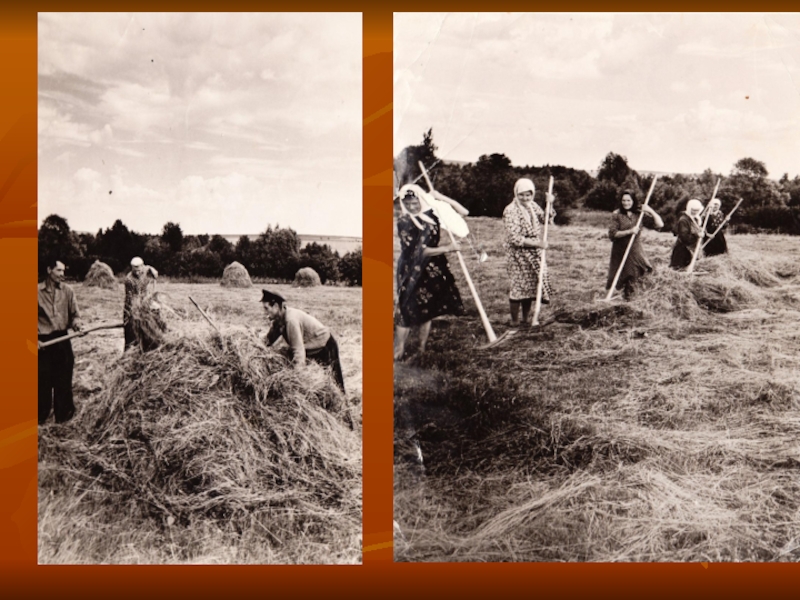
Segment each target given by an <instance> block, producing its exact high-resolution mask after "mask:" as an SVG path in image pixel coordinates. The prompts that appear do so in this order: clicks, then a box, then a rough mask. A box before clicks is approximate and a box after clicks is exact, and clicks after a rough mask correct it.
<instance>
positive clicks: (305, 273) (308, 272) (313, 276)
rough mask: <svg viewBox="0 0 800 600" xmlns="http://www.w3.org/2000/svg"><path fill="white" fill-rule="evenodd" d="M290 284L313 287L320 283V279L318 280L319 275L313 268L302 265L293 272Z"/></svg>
mask: <svg viewBox="0 0 800 600" xmlns="http://www.w3.org/2000/svg"><path fill="white" fill-rule="evenodd" d="M292 285H293V286H294V287H314V286H317V285H322V281H320V278H319V275H318V274H317V272H316V271H315V270H314V269H312V268H311V267H303V268H302V269H300V270H299V271H297V273H295V276H294V282H293V283H292Z"/></svg>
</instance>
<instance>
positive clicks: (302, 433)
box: [36, 13, 362, 564]
mask: <svg viewBox="0 0 800 600" xmlns="http://www.w3.org/2000/svg"><path fill="white" fill-rule="evenodd" d="M361 30H362V19H361V14H360V13H302V14H300V13H253V14H245V13H230V14H214V13H190V14H179V13H156V14H153V13H130V14H124V13H40V14H39V17H38V226H39V231H38V347H37V348H36V351H37V356H38V421H39V433H38V562H39V564H358V563H360V562H361V520H362V519H361V514H362V485H361V484H362V478H361V472H362V469H361V465H362V443H361V423H362V421H361V407H362V330H361V328H362V295H361V241H362V237H361V236H362V219H361V197H362V192H361V184H362V173H361V143H362V141H361V140H362V137H361V123H362V104H361V103H362V46H361V39H362V36H361Z"/></svg>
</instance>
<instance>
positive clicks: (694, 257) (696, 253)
mask: <svg viewBox="0 0 800 600" xmlns="http://www.w3.org/2000/svg"><path fill="white" fill-rule="evenodd" d="M720 181H721V179H719V178H717V185H715V186H714V193H713V194H711V200H709V201H708V204H706V207H708V206H709V205H710V204H711V202H713V200H714V198H716V197H717V191H718V190H719V182H720ZM710 215H711V209H709V210H707V211H706V217H705V219H703V228H702V230H701V232H700V236H699V237H698V238H697V243H696V244H695V245H694V252H693V253H692V262H690V263H689V266H688V267H686V272H687V273H691V272H692V271H694V265H695V263H696V262H697V257H698V256H700V248H701V244H702V243H703V234H704V233H705V231H706V225H708V217H709V216H710Z"/></svg>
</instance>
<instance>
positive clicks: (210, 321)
mask: <svg viewBox="0 0 800 600" xmlns="http://www.w3.org/2000/svg"><path fill="white" fill-rule="evenodd" d="M189 300H191V301H192V304H194V305H195V307H196V308H197V310H199V311H200V314H201V315H203V317H204V318H205V320H206V321H208V324H209V325H211V326H212V327H213V328H214V329H216V330H217V333H222V332H221V331H220V330H219V327H217V326H216V325H215V324H214V321H212V320H211V318H210V317H209V316H208V315H207V314H206V311H204V310H203V309H202V308H200V305H199V304H198V303H197V302H195V301H194V298H192V297H191V296H189Z"/></svg>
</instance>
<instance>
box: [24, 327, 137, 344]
mask: <svg viewBox="0 0 800 600" xmlns="http://www.w3.org/2000/svg"><path fill="white" fill-rule="evenodd" d="M124 326H125V324H124V323H113V324H111V325H97V326H95V327H90V328H89V329H84V330H83V331H74V332H72V333H68V334H67V335H62V336H61V337H57V338H55V339H52V340H47V341H46V342H39V344H38V346H37V347H38V348H46V347H47V346H52V345H54V344H60V343H61V342H66V341H67V340H71V339H72V338H75V337H83V336H84V335H86V334H87V333H92V332H93V331H99V330H100V329H117V328H118V327H124Z"/></svg>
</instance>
